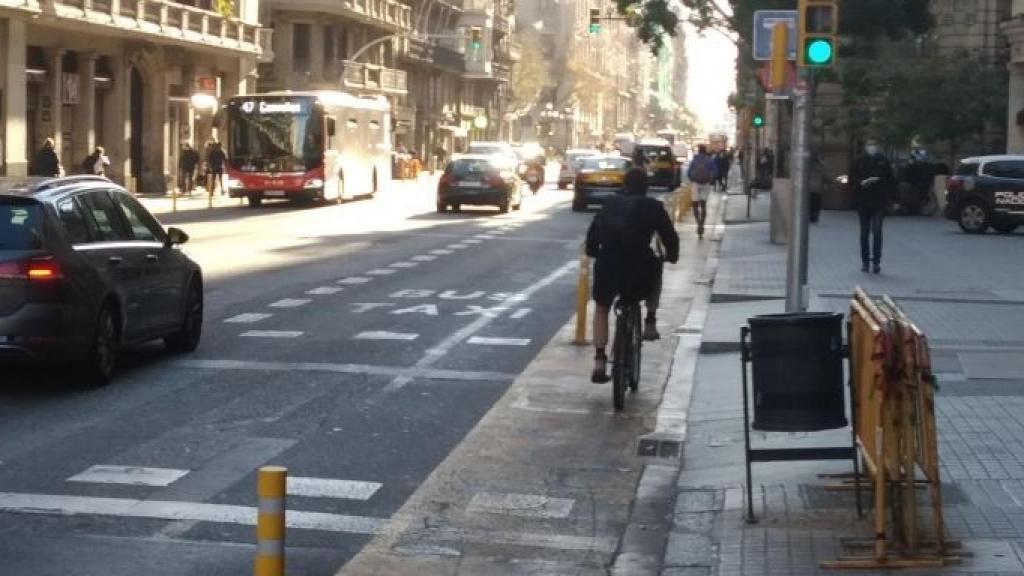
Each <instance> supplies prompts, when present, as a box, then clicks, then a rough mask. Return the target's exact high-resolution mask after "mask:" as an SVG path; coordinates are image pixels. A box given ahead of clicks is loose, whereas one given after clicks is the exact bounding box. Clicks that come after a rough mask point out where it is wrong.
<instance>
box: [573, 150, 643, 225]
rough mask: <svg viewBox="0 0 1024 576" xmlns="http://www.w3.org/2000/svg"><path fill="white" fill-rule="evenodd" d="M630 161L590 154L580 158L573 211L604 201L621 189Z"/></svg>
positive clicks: (630, 164)
mask: <svg viewBox="0 0 1024 576" xmlns="http://www.w3.org/2000/svg"><path fill="white" fill-rule="evenodd" d="M631 166H632V163H631V162H630V161H629V159H628V158H623V157H622V156H590V157H587V158H583V159H581V160H580V167H579V170H578V171H577V173H576V185H575V186H574V188H575V189H574V190H573V197H572V209H573V212H581V211H583V210H584V209H586V207H587V206H590V205H591V204H604V201H605V200H607V199H608V198H611V197H612V196H615V195H616V194H618V193H620V192H621V191H622V186H623V183H624V182H625V179H626V172H627V171H629V168H630V167H631Z"/></svg>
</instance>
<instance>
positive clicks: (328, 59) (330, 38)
mask: <svg viewBox="0 0 1024 576" xmlns="http://www.w3.org/2000/svg"><path fill="white" fill-rule="evenodd" d="M335 39H336V38H335V32H334V26H324V64H330V63H332V62H334V59H335V57H336V56H337V50H336V49H335V45H334V43H335Z"/></svg>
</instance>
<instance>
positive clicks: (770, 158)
mask: <svg viewBox="0 0 1024 576" xmlns="http://www.w3.org/2000/svg"><path fill="white" fill-rule="evenodd" d="M774 172H775V154H774V153H773V152H772V149H771V148H768V147H765V148H762V149H761V153H760V154H758V156H757V179H756V180H757V185H756V186H754V187H755V188H760V189H762V190H771V188H772V178H773V177H774V176H775V174H774Z"/></svg>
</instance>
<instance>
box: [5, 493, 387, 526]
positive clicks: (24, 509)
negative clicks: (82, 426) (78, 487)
mask: <svg viewBox="0 0 1024 576" xmlns="http://www.w3.org/2000/svg"><path fill="white" fill-rule="evenodd" d="M258 511H259V510H258V509H257V508H255V507H252V506H233V505H228V504H204V503H196V502H174V501H166V500H135V499H130V498H95V497H88V496H61V495H55V494H20V493H14V492H0V512H10V513H15V514H46V515H56V516H74V515H78V514H88V515H92V516H114V517H119V518H155V519H159V520H191V521H196V522H216V523H220V524H241V525H244V526H255V525H256V516H257V513H258ZM285 522H286V525H287V526H288V527H289V528H295V529H300V530H320V531H323V532H338V533H346V534H369V535H373V534H380V533H381V532H383V530H384V527H385V525H386V524H387V520H384V519H381V518H370V517H366V516H348V515H344V514H326V513H323V512H301V511H298V510H289V511H288V515H287V517H286V520H285Z"/></svg>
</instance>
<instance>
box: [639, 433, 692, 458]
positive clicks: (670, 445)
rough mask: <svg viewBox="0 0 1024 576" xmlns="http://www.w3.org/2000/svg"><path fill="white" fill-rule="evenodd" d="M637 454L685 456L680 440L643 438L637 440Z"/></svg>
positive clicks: (665, 456)
mask: <svg viewBox="0 0 1024 576" xmlns="http://www.w3.org/2000/svg"><path fill="white" fill-rule="evenodd" d="M636 455H637V456H640V457H646V458H666V459H668V458H673V459H678V458H682V456H683V444H682V442H679V441H678V440H659V439H656V438H642V439H640V440H639V441H638V442H637V445H636Z"/></svg>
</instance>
